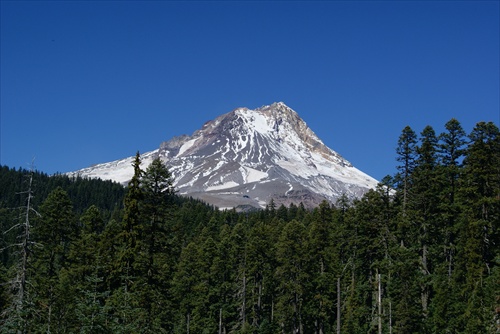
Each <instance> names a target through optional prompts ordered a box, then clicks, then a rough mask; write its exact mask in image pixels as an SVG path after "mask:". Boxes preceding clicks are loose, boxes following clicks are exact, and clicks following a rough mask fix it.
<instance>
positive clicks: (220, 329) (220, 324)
mask: <svg viewBox="0 0 500 334" xmlns="http://www.w3.org/2000/svg"><path fill="white" fill-rule="evenodd" d="M219 334H222V307H221V308H220V309H219Z"/></svg>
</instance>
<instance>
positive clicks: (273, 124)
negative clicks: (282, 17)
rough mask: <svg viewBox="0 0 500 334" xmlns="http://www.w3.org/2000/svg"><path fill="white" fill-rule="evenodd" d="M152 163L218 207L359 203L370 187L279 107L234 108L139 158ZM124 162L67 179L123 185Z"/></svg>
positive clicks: (180, 185)
mask: <svg viewBox="0 0 500 334" xmlns="http://www.w3.org/2000/svg"><path fill="white" fill-rule="evenodd" d="M155 157H160V158H161V159H162V160H163V161H164V162H165V164H166V165H167V167H168V168H169V169H170V171H171V172H172V175H173V176H174V179H175V186H176V188H177V190H178V192H179V193H180V194H185V195H189V196H192V197H196V198H200V199H202V200H205V201H206V202H208V203H211V204H213V205H216V206H219V207H237V206H241V205H243V206H253V207H264V206H265V205H266V204H267V203H268V202H269V201H270V199H271V198H272V199H274V201H275V203H277V204H278V203H284V204H290V203H292V202H293V203H295V204H299V203H300V202H303V203H304V204H305V205H306V206H309V207H312V206H314V205H317V204H319V203H320V202H321V201H322V200H324V199H327V200H329V201H331V202H335V200H336V198H338V197H339V196H341V195H343V194H346V195H347V196H349V197H359V196H361V195H362V194H363V193H364V192H366V191H367V190H368V189H370V188H374V187H375V186H376V184H377V181H376V180H375V179H373V178H371V177H370V176H368V175H366V174H364V173H362V172H361V171H359V170H358V169H356V168H354V167H353V166H352V165H351V164H350V163H349V162H348V161H347V160H345V159H344V158H342V157H341V156H340V155H339V154H338V153H336V152H335V151H333V150H332V149H330V148H328V147H327V146H326V145H325V144H324V143H323V142H322V141H321V140H320V139H319V138H318V137H317V136H316V135H315V134H314V132H313V131H312V130H311V129H310V128H309V127H308V126H307V124H306V123H305V122H304V121H303V120H302V119H301V118H300V116H299V115H298V114H297V113H296V112H295V111H294V110H293V109H291V108H290V107H288V106H287V105H286V104H284V103H283V102H275V103H272V104H271V105H265V106H262V107H260V108H256V109H253V110H252V109H248V108H237V109H234V110H233V111H231V112H229V113H226V114H223V115H221V116H219V117H217V118H215V119H214V120H212V121H209V122H206V123H205V124H204V125H203V126H202V128H201V129H199V130H197V131H195V132H194V133H193V134H192V135H191V136H186V135H184V136H178V137H174V138H172V139H171V140H169V141H167V142H164V143H162V144H161V145H160V147H159V149H157V150H155V151H152V152H148V153H145V154H143V155H142V160H143V163H144V165H145V166H143V168H145V167H147V165H148V164H149V163H150V162H151V161H152V159H154V158H155ZM130 159H132V157H131V158H127V159H124V160H121V161H115V162H111V163H106V164H101V165H97V166H94V167H91V168H87V169H83V170H81V171H78V172H75V173H78V174H80V175H83V176H89V177H101V178H104V179H113V180H115V181H119V182H128V180H129V179H130V178H131V176H132V174H133V170H132V168H131V167H130V162H129V160H130Z"/></svg>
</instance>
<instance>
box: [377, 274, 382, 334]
mask: <svg viewBox="0 0 500 334" xmlns="http://www.w3.org/2000/svg"><path fill="white" fill-rule="evenodd" d="M377 272H378V269H377ZM377 278H378V300H377V304H378V334H382V284H381V282H380V274H378V275H377Z"/></svg>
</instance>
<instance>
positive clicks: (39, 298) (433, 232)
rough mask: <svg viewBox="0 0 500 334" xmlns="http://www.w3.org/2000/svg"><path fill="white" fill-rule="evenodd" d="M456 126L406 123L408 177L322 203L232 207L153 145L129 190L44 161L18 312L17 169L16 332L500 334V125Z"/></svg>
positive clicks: (2, 244) (15, 187)
mask: <svg viewBox="0 0 500 334" xmlns="http://www.w3.org/2000/svg"><path fill="white" fill-rule="evenodd" d="M445 128H446V131H445V132H444V133H442V134H440V135H438V136H437V135H436V134H435V133H434V130H433V129H432V127H430V126H428V127H425V128H424V129H423V130H422V132H421V133H420V136H419V137H418V138H417V135H416V133H415V132H414V131H413V130H412V129H411V128H410V127H406V128H405V129H403V132H402V135H401V137H400V138H399V141H398V147H397V151H396V155H397V161H398V162H399V165H398V166H397V173H396V175H394V176H393V177H392V176H388V177H386V178H384V180H383V182H382V183H381V184H380V185H379V186H378V187H377V189H373V190H370V191H368V192H367V193H366V194H365V195H364V196H363V197H362V198H360V199H357V200H351V199H349V198H347V197H346V196H341V197H340V198H339V200H338V202H337V203H335V205H334V204H332V203H328V202H326V201H324V202H322V203H321V204H320V205H319V206H318V207H317V208H314V209H313V210H306V209H305V208H304V206H303V205H302V204H299V205H290V206H289V207H285V206H284V205H280V206H279V207H278V206H276V204H275V203H274V201H271V202H270V203H269V204H268V205H267V206H266V208H265V209H264V210H260V211H256V212H248V213H238V212H236V210H225V211H220V210H218V209H216V208H214V207H213V206H209V205H206V204H205V203H203V202H201V201H199V200H195V199H192V198H183V197H181V196H177V195H176V194H175V191H174V188H173V186H172V185H173V179H172V174H171V173H170V171H169V170H168V168H167V167H166V166H165V165H164V164H163V163H162V161H161V160H160V159H154V160H153V162H152V163H151V165H149V166H147V167H146V168H145V169H142V168H141V160H140V155H139V154H137V155H136V159H135V160H134V162H133V167H134V177H133V179H132V180H131V182H130V183H129V184H128V187H127V188H126V189H124V188H122V187H121V186H120V185H116V184H113V183H109V182H104V181H99V180H84V179H81V178H78V177H77V178H68V177H65V176H62V175H56V176H52V177H49V176H47V175H44V174H41V173H33V174H32V176H33V185H34V190H35V195H36V196H35V197H34V198H36V200H34V201H33V202H32V205H33V210H34V211H33V212H35V211H36V212H38V213H40V216H39V217H38V216H36V217H35V215H32V216H30V217H29V220H30V221H31V223H32V225H33V230H32V232H33V233H32V234H31V236H30V238H31V239H30V240H32V241H33V243H32V244H31V247H28V248H26V249H29V252H28V253H29V256H28V258H29V261H28V266H26V267H25V268H27V269H26V274H27V276H26V277H28V278H29V284H28V285H27V286H29V288H28V289H27V292H28V293H27V295H26V298H25V299H24V306H23V307H22V309H21V308H20V309H19V310H22V312H21V311H20V312H18V313H17V314H16V313H15V312H14V313H13V312H12V310H15V308H13V307H12V305H15V303H14V302H15V301H16V296H18V295H16V290H15V289H11V288H10V286H11V285H10V283H12V282H14V279H15V278H16V277H18V273H19V272H20V271H19V268H20V266H19V264H20V263H21V262H20V260H21V259H22V256H21V253H20V252H19V251H18V250H19V247H17V248H16V247H15V246H16V245H18V244H19V240H20V237H21V239H22V236H23V233H21V232H22V229H19V228H18V227H19V226H21V225H19V224H18V223H19V222H20V220H19V213H21V214H23V212H25V211H23V210H21V211H19V209H18V208H19V207H21V208H23V207H25V203H24V200H23V199H22V198H20V197H19V196H17V197H16V196H13V195H12V194H13V193H16V192H20V190H21V191H22V190H23V189H25V188H24V187H25V185H26V183H24V182H25V181H26V177H25V176H26V175H27V172H26V171H22V170H19V171H16V170H11V169H8V168H6V167H2V168H0V173H1V174H0V175H1V178H0V185H1V186H2V187H1V188H0V193H1V194H2V197H0V227H1V229H2V231H4V232H7V231H9V232H8V233H2V234H1V238H0V248H1V249H2V252H1V262H0V280H1V283H2V284H1V285H0V321H1V326H0V328H1V330H0V332H2V333H16V332H18V333H24V332H26V333H28V332H30V333H39V332H45V333H48V332H50V333H76V332H80V333H187V332H189V333H266V334H267V333H273V334H274V333H290V332H294V333H301V334H304V333H314V334H320V333H334V332H337V331H340V332H342V333H380V332H382V333H389V332H390V333H496V332H497V331H498V327H497V326H498V321H499V313H498V310H499V309H500V297H499V296H500V290H499V287H500V284H498V283H499V282H500V266H499V264H500V263H499V262H500V249H499V247H500V246H499V245H500V240H499V239H500V238H499V233H500V231H499V224H498V222H499V221H500V173H499V168H500V167H499V166H500V160H499V159H500V139H499V130H498V128H497V127H496V126H495V125H494V124H493V123H486V122H481V123H478V124H477V125H476V127H475V128H474V129H473V131H472V132H471V134H469V136H468V141H466V140H465V133H464V132H463V129H462V128H461V126H460V124H459V123H458V121H456V120H453V119H452V120H450V121H449V122H448V123H447V124H446V126H445ZM117 187H118V188H117ZM37 189H40V190H41V191H40V192H37V191H36V190H37ZM102 194H104V195H102ZM106 197H107V198H106ZM19 231H21V232H19ZM28 253H26V254H28Z"/></svg>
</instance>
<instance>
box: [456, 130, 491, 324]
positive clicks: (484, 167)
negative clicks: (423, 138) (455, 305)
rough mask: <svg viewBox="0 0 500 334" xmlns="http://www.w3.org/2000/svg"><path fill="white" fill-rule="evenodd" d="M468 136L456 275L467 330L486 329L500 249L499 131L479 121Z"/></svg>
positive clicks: (461, 197) (461, 196) (489, 316)
mask: <svg viewBox="0 0 500 334" xmlns="http://www.w3.org/2000/svg"><path fill="white" fill-rule="evenodd" d="M469 138H470V141H471V143H470V144H469V146H468V148H467V150H466V153H465V159H464V177H463V183H462V185H461V187H460V190H459V192H460V200H461V203H462V208H463V211H462V216H461V218H460V220H461V222H460V224H461V228H460V232H461V233H460V235H459V238H460V245H459V249H458V255H459V258H460V259H459V260H457V262H458V263H457V266H458V267H459V270H457V273H456V275H455V278H456V280H458V283H459V284H460V283H462V284H461V286H462V291H463V292H462V293H463V308H462V317H461V319H462V321H463V323H464V324H465V325H466V328H465V329H466V331H467V332H486V330H487V327H488V323H489V322H490V321H492V319H493V318H494V313H493V312H494V311H493V305H487V304H486V303H485V300H486V294H487V291H486V290H485V286H484V284H483V281H484V280H485V279H487V277H488V276H490V275H491V269H492V267H493V266H495V257H496V256H497V255H498V254H499V250H500V249H499V242H498V240H500V239H499V224H498V222H499V221H500V173H499V168H500V167H499V166H500V132H499V130H498V128H497V127H496V126H495V125H494V124H493V123H491V122H489V123H485V122H480V123H478V124H477V125H476V126H475V127H474V129H473V130H472V132H471V134H470V135H469ZM457 275H460V276H461V277H460V276H457ZM462 277H464V278H465V279H462Z"/></svg>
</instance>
